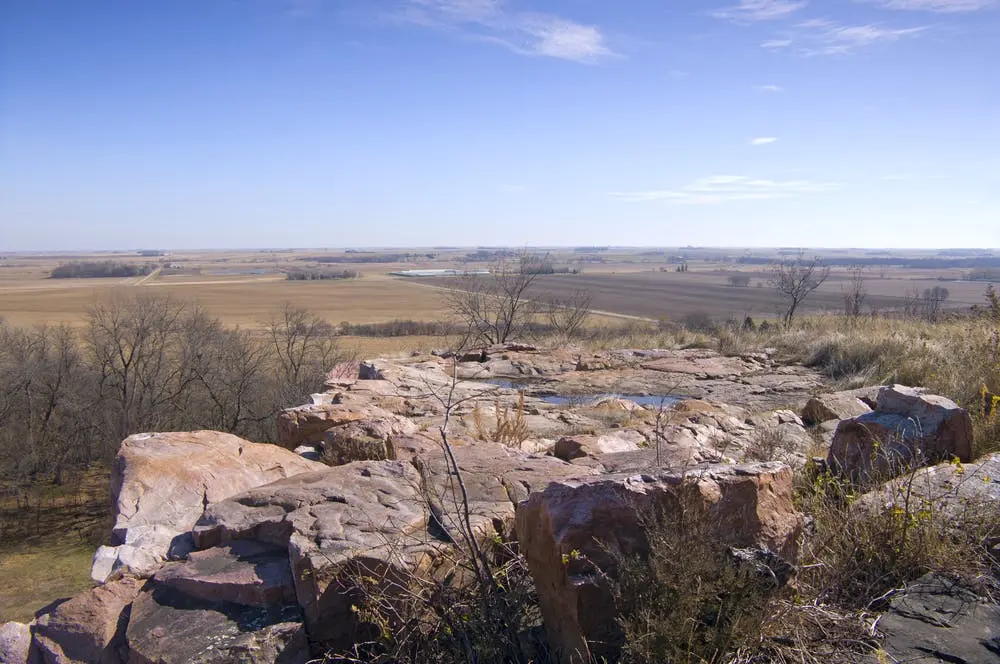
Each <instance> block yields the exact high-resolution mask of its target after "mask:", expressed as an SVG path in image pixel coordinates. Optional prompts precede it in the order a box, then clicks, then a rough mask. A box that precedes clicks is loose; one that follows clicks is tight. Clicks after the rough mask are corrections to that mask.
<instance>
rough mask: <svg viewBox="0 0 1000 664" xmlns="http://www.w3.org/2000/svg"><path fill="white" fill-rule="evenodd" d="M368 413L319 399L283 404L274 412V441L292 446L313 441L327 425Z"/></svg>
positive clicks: (332, 425)
mask: <svg viewBox="0 0 1000 664" xmlns="http://www.w3.org/2000/svg"><path fill="white" fill-rule="evenodd" d="M369 417H371V415H370V413H369V412H368V410H367V409H365V408H364V407H360V406H351V405H348V404H340V403H320V404H307V405H305V406H296V407H295V408H286V409H285V410H283V411H281V412H280V413H278V417H277V421H276V424H277V429H278V445H280V446H282V447H284V448H286V449H289V450H294V449H295V448H296V447H298V446H299V445H315V444H316V443H319V442H320V441H322V440H323V434H324V433H326V430H327V429H331V428H333V427H337V426H341V425H344V424H349V423H350V422H355V421H357V420H363V419H366V418H369Z"/></svg>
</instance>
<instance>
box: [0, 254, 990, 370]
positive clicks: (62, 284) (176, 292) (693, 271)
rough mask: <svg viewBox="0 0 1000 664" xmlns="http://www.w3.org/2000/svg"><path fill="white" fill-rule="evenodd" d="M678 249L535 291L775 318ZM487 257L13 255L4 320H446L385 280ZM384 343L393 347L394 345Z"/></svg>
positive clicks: (761, 273)
mask: <svg viewBox="0 0 1000 664" xmlns="http://www.w3.org/2000/svg"><path fill="white" fill-rule="evenodd" d="M492 251H495V250H492ZM678 251H681V250H663V251H649V250H639V249H614V250H610V251H607V250H601V251H597V252H593V253H587V252H580V251H579V250H577V251H574V250H568V249H556V250H553V251H552V253H551V257H552V260H553V261H554V263H555V264H556V265H557V266H565V267H568V268H570V269H571V270H573V271H575V272H577V273H576V274H558V275H548V276H542V277H539V278H538V280H537V282H536V283H535V285H534V288H533V290H532V293H531V294H532V297H535V298H539V299H550V298H555V299H564V298H566V297H568V296H570V295H571V294H573V293H574V292H576V291H586V292H588V293H589V294H590V296H591V298H592V307H593V308H594V309H596V310H599V311H602V312H607V313H609V314H612V317H619V318H629V317H635V318H648V319H656V320H659V319H675V320H682V319H683V318H685V317H687V316H691V315H707V316H711V317H713V318H729V317H743V316H746V315H750V316H753V317H755V318H758V317H761V318H769V317H776V316H778V315H780V313H781V311H782V300H781V298H780V297H779V296H778V294H777V293H775V292H774V290H773V289H772V288H771V287H770V286H769V284H768V283H767V282H768V274H767V269H766V267H764V266H759V265H758V266H750V265H744V264H740V263H738V262H737V260H736V258H738V256H739V254H738V252H732V253H733V256H732V257H728V258H727V257H725V256H721V255H718V252H714V253H705V255H704V256H699V255H698V254H697V252H691V251H688V252H686V253H687V254H692V255H694V256H697V257H695V258H691V259H687V260H686V262H687V266H688V268H689V269H688V271H685V272H678V271H676V267H677V265H679V264H680V263H679V259H678V258H677V256H676V255H675V254H676V253H677V252H678ZM490 254H491V251H485V250H471V249H453V248H447V249H434V250H431V249H382V250H378V251H373V252H361V251H354V252H351V251H348V252H341V251H332V250H325V249H315V250H313V249H300V250H294V251H292V250H281V251H269V250H259V251H250V250H247V251H242V250H241V251H189V252H169V253H164V254H163V255H158V256H155V257H148V256H141V255H139V254H138V253H136V252H96V253H80V254H72V255H71V254H48V255H44V254H11V255H7V256H4V257H0V317H2V318H4V319H5V320H7V321H8V322H9V323H11V324H15V325H37V324H42V323H49V324H58V323H68V324H70V325H79V324H82V323H83V322H84V321H85V319H86V313H87V310H88V308H89V307H90V306H91V305H93V304H94V303H97V302H101V301H107V300H109V299H111V298H115V297H128V296H130V295H133V294H137V293H143V292H146V293H157V294H165V295H169V296H170V297H171V298H174V299H175V300H178V301H181V302H185V303H191V304H197V305H198V306H201V307H203V308H204V309H205V310H207V311H208V312H209V313H211V314H212V315H214V316H217V317H219V318H220V319H221V320H222V321H223V322H224V323H226V324H228V325H239V326H242V327H250V328H254V327H258V326H259V325H260V324H261V323H262V322H263V321H264V320H266V319H267V318H268V317H269V316H270V315H271V314H272V313H274V312H277V311H278V310H280V309H281V307H282V306H283V305H284V304H285V303H290V304H292V305H294V306H299V307H304V308H306V309H308V310H309V311H311V312H313V313H315V314H317V315H319V316H321V317H323V318H325V319H327V320H329V321H330V322H332V323H335V324H338V323H342V322H350V323H377V322H386V321H391V320H398V319H406V320H418V321H444V320H447V318H448V311H447V305H446V302H445V301H444V298H443V294H444V293H443V290H442V289H447V288H450V287H454V286H455V285H456V284H455V281H454V280H450V279H445V278H422V279H413V278H401V277H394V276H391V273H392V272H396V271H399V270H405V269H417V268H460V269H462V268H473V267H474V268H486V267H489V264H490V263H489V255H490ZM734 257H736V258H734ZM71 260H86V261H94V260H113V261H118V262H124V263H133V264H142V263H149V264H151V265H153V266H154V267H155V269H154V270H153V272H152V273H151V274H148V275H145V276H139V277H130V278H91V279H51V278H49V274H50V272H51V270H52V269H53V268H55V267H57V266H58V265H60V264H62V263H65V262H67V261H71ZM325 261H333V262H325ZM342 261H343V262H342ZM301 269H306V270H324V269H335V270H343V269H350V270H356V271H357V272H359V273H360V274H361V277H360V278H357V279H344V280H316V281H293V280H288V279H287V278H286V273H287V272H289V271H294V270H301ZM965 274H966V273H965V272H964V271H963V270H960V269H951V268H942V269H907V268H902V267H879V268H871V269H868V270H866V271H865V288H866V290H867V292H868V298H867V301H866V308H867V309H871V308H875V309H877V310H886V309H892V308H899V307H901V306H902V305H903V303H904V301H905V299H906V298H907V297H912V296H913V295H914V294H918V293H921V292H923V290H925V289H928V288H934V287H935V286H942V287H944V288H947V289H948V291H949V293H950V296H949V299H948V301H947V303H946V305H947V306H949V307H955V308H965V307H968V306H970V305H972V304H977V303H981V302H982V301H983V291H984V288H985V284H984V283H981V282H974V281H967V280H965V279H964V277H965ZM736 275H743V276H746V277H748V278H749V280H750V284H749V286H747V287H735V286H732V285H730V283H729V279H730V277H732V276H736ZM848 279H849V275H848V270H847V269H846V268H844V267H838V268H834V270H833V272H832V273H831V275H830V278H829V279H828V280H827V282H826V283H825V284H823V286H822V287H821V288H820V289H819V290H818V291H817V292H816V293H814V294H813V295H812V296H811V297H810V298H809V299H808V300H807V301H806V303H805V304H804V305H803V308H802V311H803V313H807V312H816V311H837V310H840V309H842V307H843V296H844V294H845V293H846V292H847V290H848V287H849V284H848ZM413 341H419V342H421V343H424V342H426V341H427V340H426V339H423V340H417V339H414V340H413ZM390 345H391V346H392V347H397V346H400V341H396V342H393V343H392V344H390ZM384 347H387V346H386V345H385V342H374V341H369V342H367V345H366V350H372V351H375V352H377V351H378V350H379V349H381V348H384Z"/></svg>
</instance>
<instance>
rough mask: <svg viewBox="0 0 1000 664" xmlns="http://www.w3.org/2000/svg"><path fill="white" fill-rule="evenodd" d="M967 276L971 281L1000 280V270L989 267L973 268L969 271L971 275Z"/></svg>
mask: <svg viewBox="0 0 1000 664" xmlns="http://www.w3.org/2000/svg"><path fill="white" fill-rule="evenodd" d="M966 278H967V279H968V280H969V281H990V282H1000V270H996V269H994V270H990V269H988V268H984V269H981V270H973V271H971V272H969V275H968V276H967V277H966Z"/></svg>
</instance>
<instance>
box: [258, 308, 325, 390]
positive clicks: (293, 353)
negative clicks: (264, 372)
mask: <svg viewBox="0 0 1000 664" xmlns="http://www.w3.org/2000/svg"><path fill="white" fill-rule="evenodd" d="M264 329H265V334H266V337H267V339H268V341H269V346H270V351H269V352H270V353H273V356H274V360H275V361H276V362H277V364H278V370H279V372H280V374H281V376H282V378H283V380H284V382H285V383H286V384H287V385H289V386H293V387H295V388H299V387H301V386H305V385H307V384H310V383H313V382H315V381H316V378H317V376H320V375H322V374H323V373H324V372H325V371H326V370H328V369H329V368H330V367H332V366H333V365H334V364H336V363H337V361H338V359H339V346H338V343H337V330H336V328H335V327H334V326H333V325H331V324H330V323H329V322H328V321H325V320H323V319H322V318H320V317H319V316H317V315H315V314H312V313H310V312H309V311H308V310H306V309H303V308H301V307H295V306H292V305H291V304H290V303H286V304H285V306H284V307H283V308H282V309H281V311H280V312H278V313H277V314H275V315H272V316H271V317H270V319H269V320H267V321H265V323H264ZM320 382H322V381H320Z"/></svg>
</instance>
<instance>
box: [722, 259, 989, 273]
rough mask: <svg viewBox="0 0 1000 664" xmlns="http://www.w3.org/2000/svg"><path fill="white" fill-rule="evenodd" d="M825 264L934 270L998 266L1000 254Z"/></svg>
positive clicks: (747, 262)
mask: <svg viewBox="0 0 1000 664" xmlns="http://www.w3.org/2000/svg"><path fill="white" fill-rule="evenodd" d="M736 262H737V263H740V264H743V265H768V264H770V263H773V262H774V259H773V258H770V257H767V256H741V257H739V258H737V259H736ZM823 263H824V264H825V265H837V266H844V267H849V266H852V265H860V266H865V267H905V268H919V269H926V270H935V269H943V268H966V269H974V268H1000V256H976V257H974V258H915V257H909V258H907V257H903V256H870V257H868V256H866V257H862V256H851V257H847V256H845V257H843V258H840V257H832V256H824V257H823Z"/></svg>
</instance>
